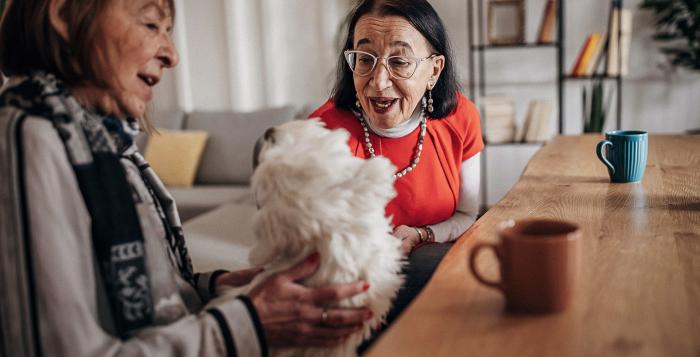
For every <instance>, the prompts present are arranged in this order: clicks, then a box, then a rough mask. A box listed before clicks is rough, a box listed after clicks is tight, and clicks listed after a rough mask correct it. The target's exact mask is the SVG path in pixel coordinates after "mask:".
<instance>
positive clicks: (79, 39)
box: [0, 0, 175, 85]
mask: <svg viewBox="0 0 700 357" xmlns="http://www.w3.org/2000/svg"><path fill="white" fill-rule="evenodd" d="M113 1H115V0H81V1H66V2H65V5H64V8H63V11H62V14H61V15H62V16H63V17H64V18H65V20H66V23H67V25H68V26H67V27H68V38H69V39H70V40H69V41H68V43H66V41H65V40H64V39H63V38H62V37H61V36H60V35H59V34H58V33H57V32H56V31H55V30H54V28H53V26H52V25H51V21H50V19H49V4H50V3H51V0H13V1H9V2H8V3H7V8H6V9H5V14H4V16H3V18H2V23H1V24H0V71H2V72H3V73H4V74H5V75H7V76H12V75H29V74H30V73H31V72H33V71H37V70H43V71H46V72H50V73H52V74H54V75H56V76H57V77H58V78H60V79H61V80H62V81H64V82H65V83H66V84H68V85H76V84H81V83H85V82H92V83H95V84H102V83H103V82H104V74H102V73H101V72H102V71H101V70H100V69H99V68H98V66H97V64H96V61H95V60H96V58H95V57H96V56H95V52H94V49H95V45H96V43H97V42H98V41H99V35H100V34H99V33H98V22H99V21H100V19H101V18H102V15H104V13H105V10H106V8H107V6H108V5H110V4H111V3H112V2H113ZM164 3H165V5H167V6H168V7H169V10H170V15H171V16H172V17H173V18H174V16H175V7H174V4H173V0H165V1H164Z"/></svg>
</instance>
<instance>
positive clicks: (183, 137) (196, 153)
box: [144, 129, 209, 187]
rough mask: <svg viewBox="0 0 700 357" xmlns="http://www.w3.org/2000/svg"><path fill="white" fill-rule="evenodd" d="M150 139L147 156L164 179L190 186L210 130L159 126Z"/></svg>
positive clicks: (178, 184) (174, 183) (179, 184)
mask: <svg viewBox="0 0 700 357" xmlns="http://www.w3.org/2000/svg"><path fill="white" fill-rule="evenodd" d="M158 131H159V132H160V133H155V134H153V136H151V138H150V139H149V140H148V145H147V146H146V153H145V155H144V156H145V158H146V161H148V163H149V164H150V165H151V167H152V168H153V170H155V172H156V173H157V174H158V176H159V177H160V179H161V180H163V183H164V184H166V185H168V186H180V187H190V186H192V183H193V182H194V177H195V174H196V173H197V167H198V166H199V159H200V158H201V157H202V152H204V145H205V144H206V142H207V138H208V137H209V135H208V134H207V132H206V131H185V130H166V129H158Z"/></svg>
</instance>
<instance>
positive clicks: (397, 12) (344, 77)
mask: <svg viewBox="0 0 700 357" xmlns="http://www.w3.org/2000/svg"><path fill="white" fill-rule="evenodd" d="M370 13H376V14H379V15H380V16H400V17H403V18H404V19H406V20H407V21H408V22H410V23H411V25H413V27H414V28H415V29H416V30H418V32H420V33H421V35H423V37H425V39H426V40H427V41H428V43H430V45H431V46H432V47H433V50H435V52H436V53H438V54H440V55H443V56H445V67H444V68H443V70H442V73H441V74H440V79H439V80H438V81H437V83H436V84H435V87H434V88H433V100H434V101H435V104H434V105H433V106H434V108H435V110H434V111H433V112H432V113H431V117H432V118H444V117H446V116H447V115H449V114H450V113H452V112H453V111H454V110H455V108H456V107H457V101H458V98H457V95H458V92H459V83H458V82H457V73H456V72H455V68H454V66H455V61H454V60H453V56H452V49H451V47H450V41H449V39H448V38H447V31H445V26H444V25H443V23H442V20H440V16H438V14H437V12H435V9H433V7H432V6H431V5H430V4H429V3H428V1H426V0H362V1H359V2H358V3H357V5H356V6H355V8H354V9H353V10H352V11H351V12H350V15H349V17H348V18H349V21H348V28H347V34H348V35H347V39H346V40H345V45H344V47H343V48H342V50H341V51H340V56H338V68H337V69H336V82H335V87H334V88H333V92H332V93H331V96H332V97H333V100H334V102H335V106H336V107H338V108H340V109H346V110H350V109H352V108H353V106H354V105H355V101H356V100H357V99H356V93H355V85H354V82H353V76H352V71H351V70H350V67H349V66H348V65H347V63H346V62H345V57H344V56H343V52H344V51H345V50H349V49H352V48H353V42H354V35H355V25H357V22H358V21H359V20H360V18H361V17H362V16H364V15H366V14H370Z"/></svg>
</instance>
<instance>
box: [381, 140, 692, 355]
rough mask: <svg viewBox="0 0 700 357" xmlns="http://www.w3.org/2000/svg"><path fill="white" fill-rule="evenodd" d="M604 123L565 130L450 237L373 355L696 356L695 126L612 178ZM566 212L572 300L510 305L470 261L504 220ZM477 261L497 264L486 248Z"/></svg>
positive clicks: (492, 270)
mask: <svg viewBox="0 0 700 357" xmlns="http://www.w3.org/2000/svg"><path fill="white" fill-rule="evenodd" d="M601 139H602V137H601V136H600V135H586V136H560V137H557V138H555V139H554V140H553V141H552V142H551V143H549V144H547V145H546V146H545V147H543V148H542V149H541V150H540V151H538V152H537V154H536V155H535V156H534V157H533V158H532V160H531V161H530V163H529V164H528V166H527V168H526V169H525V172H524V174H523V175H522V177H521V178H520V180H519V181H518V183H517V184H516V185H515V186H514V187H513V189H512V190H511V191H510V192H509V193H508V194H507V195H506V197H505V198H503V199H502V200H501V201H500V202H499V203H498V204H497V205H496V206H495V207H493V208H492V209H490V210H489V211H488V212H487V213H486V214H485V215H484V216H483V217H481V218H480V219H479V220H478V221H477V222H476V223H475V224H474V226H473V227H472V228H470V229H469V230H468V231H467V232H466V233H465V234H464V235H463V236H462V237H461V238H460V239H459V241H457V243H455V245H454V247H453V248H452V249H451V250H450V251H449V252H448V254H447V256H445V258H444V260H443V262H442V263H441V264H440V266H439V267H438V270H437V271H436V273H435V275H434V276H433V279H432V280H431V281H430V282H429V283H428V285H427V286H426V288H425V289H424V290H423V292H422V293H421V294H420V295H419V296H418V297H417V299H416V300H415V301H414V302H413V304H412V305H411V306H410V307H409V308H408V309H407V310H406V311H405V312H404V314H403V315H402V316H401V317H400V318H399V320H398V321H396V323H395V324H394V325H393V326H392V327H391V328H390V329H389V330H388V331H387V332H386V333H385V334H384V335H383V336H382V338H381V339H380V340H379V341H378V342H377V343H376V344H375V345H374V346H373V348H372V349H371V350H370V351H369V353H368V354H367V355H368V356H429V357H435V356H596V357H603V356H618V355H633V356H673V357H679V356H692V357H698V356H700V136H670V135H652V136H650V138H649V159H648V163H647V168H646V172H645V174H644V178H643V179H642V182H641V183H636V184H635V183H632V184H611V183H610V182H609V180H608V175H607V171H606V169H605V167H604V166H603V164H601V163H600V162H599V161H598V158H597V157H596V155H595V153H594V151H595V146H596V143H597V142H598V141H600V140H601ZM535 216H536V217H550V218H563V219H567V220H571V221H574V222H578V223H579V224H580V225H581V227H582V230H583V260H582V262H583V265H582V268H583V269H582V274H581V279H580V280H579V283H580V284H579V286H578V290H577V293H576V295H575V297H574V300H573V303H572V305H571V306H569V308H568V309H567V310H565V311H564V312H561V313H559V314H554V315H513V314H508V313H506V312H505V311H504V299H503V297H502V296H501V294H500V293H499V292H497V291H495V290H492V289H489V288H487V287H485V286H483V285H480V284H479V283H478V282H477V281H476V280H475V279H474V277H473V276H472V275H471V274H470V273H469V270H468V269H469V268H468V266H467V257H468V253H469V252H470V250H471V248H472V247H473V246H474V244H475V243H476V242H477V241H480V240H484V241H496V229H497V225H498V223H499V222H501V221H503V220H505V219H508V218H515V219H517V218H524V217H535ZM478 265H479V266H480V268H481V270H482V271H484V272H485V275H487V276H491V277H497V276H498V268H497V262H496V259H495V257H494V256H493V255H491V254H490V253H482V254H481V256H480V258H479V259H478Z"/></svg>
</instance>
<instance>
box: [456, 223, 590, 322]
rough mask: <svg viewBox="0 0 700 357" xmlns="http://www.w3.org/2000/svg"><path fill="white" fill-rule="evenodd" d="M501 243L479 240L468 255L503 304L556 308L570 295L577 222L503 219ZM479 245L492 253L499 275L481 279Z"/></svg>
mask: <svg viewBox="0 0 700 357" xmlns="http://www.w3.org/2000/svg"><path fill="white" fill-rule="evenodd" d="M498 235H499V237H500V239H501V241H500V243H499V244H491V243H478V244H477V245H476V246H474V249H473V250H472V251H471V255H470V256H469V266H470V268H471V271H472V273H473V274H474V276H475V277H476V279H477V280H478V281H479V282H481V283H483V284H485V285H487V286H490V287H493V288H496V289H498V290H501V292H503V294H504V295H505V298H506V303H507V307H508V309H509V310H511V311H518V312H557V311H561V310H563V309H565V308H566V306H567V305H568V304H569V301H570V300H571V298H572V295H573V290H574V286H575V284H576V279H577V276H578V274H579V264H580V263H579V262H580V255H581V247H580V245H581V243H580V240H581V238H580V236H581V232H580V230H579V227H578V225H576V224H575V223H571V222H566V221H560V220H551V219H525V220H519V221H508V222H504V223H503V225H502V226H501V228H500V230H499V232H498ZM483 248H490V249H493V251H494V252H495V253H496V257H497V258H498V260H499V263H500V271H501V280H500V281H492V280H488V279H485V278H484V277H483V276H482V275H481V274H480V273H479V270H478V269H477V267H476V257H477V256H478V254H479V251H481V249H483Z"/></svg>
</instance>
